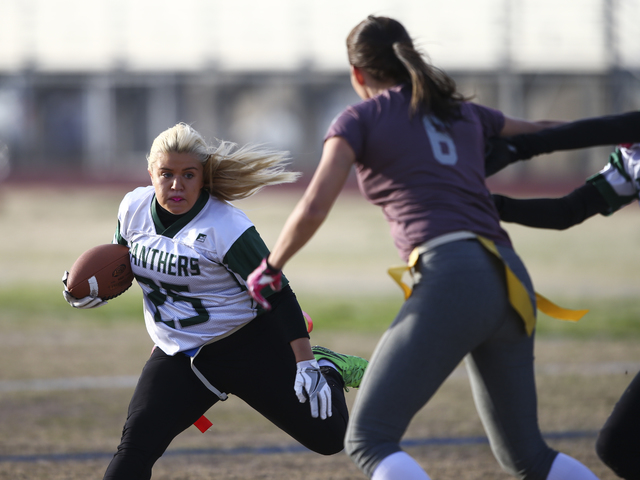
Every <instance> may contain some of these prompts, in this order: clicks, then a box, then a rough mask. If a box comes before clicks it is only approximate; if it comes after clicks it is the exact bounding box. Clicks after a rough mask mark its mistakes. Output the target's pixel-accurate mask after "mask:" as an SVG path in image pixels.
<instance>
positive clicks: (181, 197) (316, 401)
mask: <svg viewBox="0 0 640 480" xmlns="http://www.w3.org/2000/svg"><path fill="white" fill-rule="evenodd" d="M285 160H286V158H285V157H284V156H283V154H281V153H277V152H275V153H274V152H268V151H262V150H259V149H252V148H248V147H245V148H240V149H238V148H236V146H235V145H233V144H231V143H228V142H221V143H220V144H219V145H217V146H213V145H208V144H207V143H206V142H205V141H204V139H203V137H202V136H201V135H200V134H199V133H198V132H196V131H195V130H194V129H193V128H191V127H190V126H189V125H185V124H178V125H176V126H174V127H172V128H170V129H168V130H166V131H164V132H162V133H161V134H160V135H159V136H158V137H157V138H156V139H155V141H154V142H153V145H152V147H151V151H150V153H149V155H148V168H149V175H150V176H151V183H152V186H148V187H141V188H137V189H136V190H134V191H132V192H130V193H128V194H127V195H126V196H125V197H124V199H123V201H122V203H121V204H120V209H119V212H118V226H117V230H116V233H115V238H114V242H117V243H120V244H122V245H126V246H128V247H129V248H130V255H131V266H132V269H133V272H134V274H135V277H136V280H137V281H138V283H139V285H140V287H141V288H142V291H143V294H144V318H145V322H146V325H147V330H148V332H149V335H150V336H151V338H152V340H153V342H154V343H155V346H156V348H155V349H154V351H153V353H152V355H151V357H150V359H149V360H148V362H147V363H146V365H145V366H144V369H143V370H142V373H141V375H140V379H139V381H138V385H137V386H136V389H135V391H134V394H133V397H132V399H131V403H130V405H129V412H128V416H127V420H126V422H125V425H124V429H123V434H122V439H121V442H120V445H119V446H118V450H117V453H116V454H115V456H114V457H113V460H112V461H111V463H110V465H109V467H108V469H107V471H106V473H105V476H104V478H105V479H136V480H140V479H148V478H151V469H152V467H153V465H154V463H155V462H156V460H157V459H158V458H159V457H160V456H161V455H162V454H163V452H164V451H165V449H166V448H167V447H168V445H169V444H170V443H171V441H172V440H173V438H175V437H176V435H178V434H179V433H180V432H182V431H183V430H185V429H186V428H187V427H188V426H190V425H191V424H193V423H194V422H195V421H196V420H197V419H198V418H199V417H200V416H201V415H203V414H204V413H205V412H206V411H207V410H208V409H209V408H210V407H211V406H212V405H214V404H215V403H217V402H218V401H220V400H225V399H226V398H227V396H228V395H236V396H238V397H239V398H241V399H242V400H244V401H245V402H246V403H247V404H249V405H250V406H251V407H253V408H254V409H255V410H257V411H258V412H260V413H261V414H262V415H264V416H265V417H266V418H267V419H269V420H270V421H271V422H273V423H274V424H275V425H277V426H278V427H279V428H281V429H282V430H284V431H285V432H287V433H288V434H289V435H291V436H292V437H293V438H295V439H296V440H298V441H299V442H300V443H302V444H303V445H305V446H306V447H308V448H309V449H311V450H313V451H316V452H318V453H321V454H325V455H331V454H334V453H336V452H339V451H341V450H342V449H343V439H344V435H345V430H346V425H347V419H348V412H347V406H346V404H345V398H344V392H343V388H344V387H350V386H351V387H358V385H359V383H360V379H361V377H362V374H363V372H364V369H365V367H366V364H367V362H366V361H365V360H363V359H361V358H358V357H353V356H349V355H342V354H337V353H335V352H332V351H331V350H328V349H325V348H323V347H313V349H312V347H311V346H310V343H309V335H308V333H307V329H306V326H305V321H304V318H303V314H302V311H301V309H300V306H299V305H298V302H297V300H296V297H295V295H294V293H293V291H292V290H291V288H290V287H289V286H288V284H287V283H288V282H287V280H286V279H285V278H284V277H283V278H282V281H281V283H279V284H278V285H274V287H278V289H279V291H278V292H270V293H271V295H270V296H269V300H270V302H271V308H270V310H268V311H267V310H265V309H262V308H261V307H260V306H259V305H258V304H257V303H256V302H255V301H254V300H253V299H252V298H251V296H249V294H248V293H247V287H246V277H247V275H248V274H249V273H250V272H251V271H253V270H254V269H255V268H256V267H257V266H258V265H259V263H260V261H261V260H262V258H264V256H265V255H267V254H268V250H267V247H266V246H265V244H264V242H263V241H262V239H261V238H260V236H259V234H258V232H257V231H256V228H255V227H254V226H253V224H252V223H251V221H250V220H249V219H248V218H247V216H246V215H245V214H244V213H243V212H242V211H241V210H239V209H238V208H236V207H234V206H233V205H232V204H231V203H229V202H230V201H231V200H236V199H241V198H245V197H247V196H249V195H251V194H253V193H255V192H256V191H258V190H259V189H261V188H262V187H264V186H266V185H274V184H277V183H282V182H291V181H294V180H295V179H296V178H297V174H295V173H291V172H287V171H285V170H284V166H283V162H284V161H285ZM64 295H65V298H66V299H67V301H68V302H69V303H70V304H71V305H73V306H75V307H78V308H86V307H95V306H99V305H103V304H104V303H105V302H103V301H102V300H101V299H100V298H91V297H86V298H83V299H75V298H73V297H71V296H70V295H69V292H67V291H66V290H65V292H64ZM307 401H308V404H306V403H307Z"/></svg>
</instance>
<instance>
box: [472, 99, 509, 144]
mask: <svg viewBox="0 0 640 480" xmlns="http://www.w3.org/2000/svg"><path fill="white" fill-rule="evenodd" d="M469 106H470V107H471V108H472V109H473V110H474V112H475V114H476V116H477V118H478V120H479V121H480V125H482V132H483V134H484V138H490V137H495V136H498V135H500V132H502V129H503V128H504V123H505V118H504V114H503V113H502V112H501V111H500V110H496V109H495V108H490V107H486V106H484V105H479V104H477V103H469Z"/></svg>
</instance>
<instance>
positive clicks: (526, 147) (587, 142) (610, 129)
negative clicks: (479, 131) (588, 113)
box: [485, 112, 640, 177]
mask: <svg viewBox="0 0 640 480" xmlns="http://www.w3.org/2000/svg"><path fill="white" fill-rule="evenodd" d="M505 135H506V138H502V137H505ZM509 135H511V136H509ZM636 142H640V112H628V113H623V114H620V115H608V116H602V117H593V118H586V119H582V120H576V121H575V122H569V123H564V124H561V125H557V126H554V127H551V128H545V129H543V130H540V131H537V132H533V133H524V132H519V133H518V134H513V133H509V132H508V131H507V133H505V132H504V131H503V133H502V134H501V137H496V138H491V139H489V140H488V142H487V149H486V152H485V175H486V176H487V177H488V176H490V175H493V174H494V173H496V172H498V171H500V170H502V169H503V168H504V167H506V166H507V165H509V164H511V163H514V162H517V161H518V160H528V159H530V158H531V157H534V156H536V155H541V154H545V153H551V152H554V151H557V150H575V149H579V148H588V147H595V146H600V145H618V144H621V143H636Z"/></svg>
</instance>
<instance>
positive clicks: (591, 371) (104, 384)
mask: <svg viewBox="0 0 640 480" xmlns="http://www.w3.org/2000/svg"><path fill="white" fill-rule="evenodd" d="M535 368H536V376H563V375H577V376H581V377H597V376H600V375H612V374H625V375H629V376H630V377H629V378H632V377H633V376H635V375H636V374H637V373H638V372H639V371H640V362H594V363H580V364H567V363H547V364H536V367H535ZM465 377H467V371H466V369H465V368H464V367H463V366H460V367H458V368H456V369H455V370H454V371H453V372H452V373H451V378H465ZM137 382H138V376H136V375H119V376H102V377H91V376H83V377H68V378H47V379H32V380H0V393H18V392H42V391H67V390H85V389H101V388H133V387H135V386H136V383H137Z"/></svg>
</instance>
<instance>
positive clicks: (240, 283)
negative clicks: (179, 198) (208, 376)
mask: <svg viewBox="0 0 640 480" xmlns="http://www.w3.org/2000/svg"><path fill="white" fill-rule="evenodd" d="M241 237H242V242H238V244H239V245H240V247H238V246H236V247H234V249H233V254H232V255H230V254H229V251H230V249H231V247H232V246H233V245H234V244H235V243H236V241H238V240H239V239H240V238H241ZM114 243H120V244H123V245H127V246H128V247H129V248H130V250H129V252H130V256H131V267H132V270H133V273H134V275H135V277H136V280H137V281H138V284H139V285H140V287H141V288H142V291H143V293H144V318H145V322H146V325H147V330H148V332H149V335H150V336H151V338H152V340H153V341H154V342H155V343H156V345H158V346H159V347H160V348H161V349H162V350H163V351H164V352H165V353H167V354H169V355H174V354H175V353H177V352H181V351H185V350H190V349H193V348H197V347H200V346H202V345H204V344H205V343H207V342H210V341H213V340H215V339H216V338H220V337H222V336H226V335H228V334H229V333H231V332H233V331H234V330H236V329H238V328H240V327H241V326H243V325H245V324H247V323H248V322H250V321H251V320H252V319H254V318H255V317H256V314H257V304H256V302H255V301H254V300H253V299H252V298H251V297H250V295H249V294H248V293H247V288H246V283H245V280H244V279H243V277H242V275H241V274H240V273H238V272H239V271H240V270H243V269H241V268H234V269H233V270H232V269H231V268H230V264H232V265H233V266H234V267H236V266H238V265H239V264H243V263H245V264H246V265H245V268H244V272H243V273H244V277H245V278H246V272H250V271H252V270H253V268H255V267H257V265H258V263H259V261H260V259H261V258H264V256H265V255H266V254H268V250H267V249H266V246H265V245H264V242H262V239H260V236H259V235H258V234H257V232H256V231H255V228H254V227H253V224H252V223H251V221H250V220H249V219H248V218H247V216H246V215H245V214H244V213H243V212H242V211H241V210H239V209H238V208H236V207H234V206H233V205H231V204H229V203H227V202H224V201H221V200H218V199H216V198H214V197H212V196H211V195H209V194H208V193H207V192H204V191H203V194H202V195H201V196H200V198H199V199H198V201H197V202H196V204H195V205H194V207H193V208H192V209H191V210H190V211H189V212H188V213H186V214H185V215H184V216H183V217H182V218H180V219H179V220H178V221H176V222H175V223H174V224H173V225H171V226H170V227H169V228H167V229H165V228H164V226H163V225H162V223H161V221H160V219H159V218H158V215H157V212H156V201H155V192H154V189H153V187H151V186H149V187H141V188H137V189H135V190H134V191H133V192H130V193H128V194H127V195H126V196H125V197H124V199H123V200H122V202H121V204H120V208H119V211H118V229H117V231H116V234H115V236H114ZM245 253H246V257H245V258H239V257H243V256H244V255H245ZM230 256H234V258H229V257H230ZM256 262H257V263H256Z"/></svg>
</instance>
